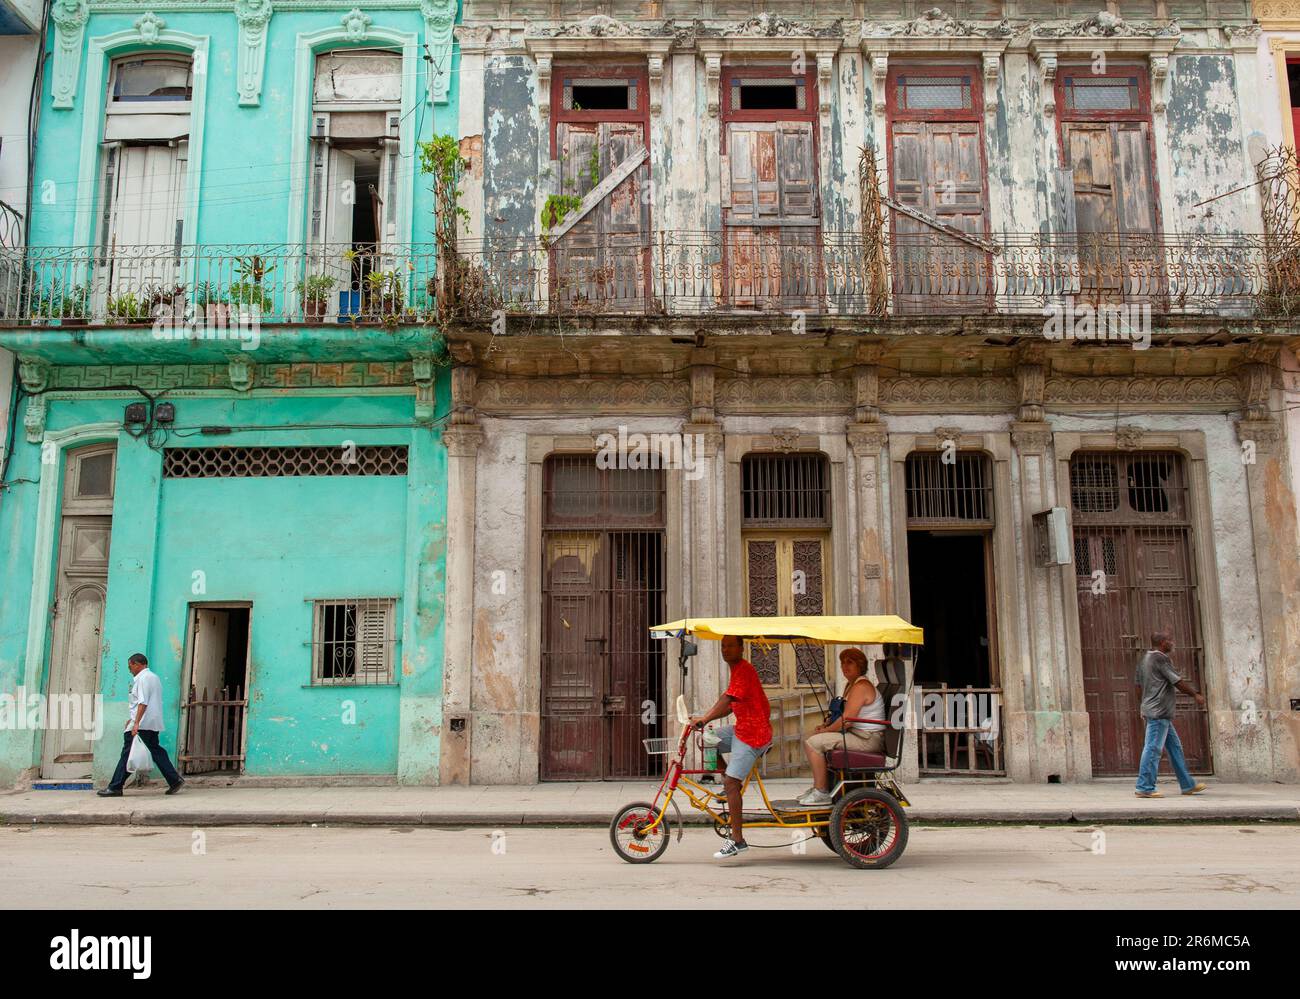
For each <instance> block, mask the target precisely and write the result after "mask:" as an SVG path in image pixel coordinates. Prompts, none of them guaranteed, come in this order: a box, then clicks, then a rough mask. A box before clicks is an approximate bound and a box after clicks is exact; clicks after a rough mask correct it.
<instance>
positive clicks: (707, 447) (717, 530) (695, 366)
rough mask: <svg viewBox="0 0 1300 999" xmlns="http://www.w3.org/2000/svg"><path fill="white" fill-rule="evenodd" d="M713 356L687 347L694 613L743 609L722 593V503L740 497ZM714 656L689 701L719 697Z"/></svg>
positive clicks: (687, 516) (687, 517)
mask: <svg viewBox="0 0 1300 999" xmlns="http://www.w3.org/2000/svg"><path fill="white" fill-rule="evenodd" d="M716 361H717V355H716V352H715V351H714V350H713V349H712V348H696V349H695V350H693V351H692V352H691V369H690V378H691V413H690V421H689V422H687V423H685V424H683V426H682V433H683V434H690V435H694V440H695V441H696V442H697V444H698V450H696V451H695V452H694V453H695V455H696V460H697V461H699V462H700V463H701V472H702V474H699V475H697V477H696V478H694V479H686V480H685V482H684V488H683V492H684V494H685V510H684V512H683V516H682V521H683V524H684V525H685V527H686V529H687V545H686V551H685V556H684V558H683V562H684V563H686V564H685V565H684V566H683V567H682V568H683V577H684V578H683V580H682V583H683V591H682V604H683V607H685V608H686V609H687V610H689V612H690V614H691V615H692V616H693V617H722V616H725V615H727V614H739V613H741V611H740V609H739V608H736V607H728V606H727V605H726V598H725V594H726V583H727V580H726V573H727V571H728V566H727V564H726V559H725V558H724V551H725V547H726V534H725V532H724V531H723V529H722V525H723V524H725V514H726V512H727V511H726V510H725V507H724V505H725V504H728V503H730V502H731V501H732V500H733V499H734V501H735V503H736V504H737V505H738V504H739V502H740V500H739V496H738V495H737V496H736V497H732V496H730V495H729V493H728V490H727V483H726V472H727V462H726V461H725V460H723V445H724V440H725V438H724V436H723V431H722V425H721V424H720V423H719V422H718V419H717V410H716V409H715V399H714V383H715V378H714V373H715V368H714V364H715V363H716ZM736 564H743V562H737V563H736ZM716 661H717V660H716V658H715V657H714V656H712V655H707V654H706V655H702V656H700V658H699V659H698V660H696V663H697V665H696V666H695V667H694V668H693V669H692V670H691V674H690V677H689V679H688V681H687V682H688V686H687V690H686V691H685V692H684V693H685V694H686V700H687V701H688V702H689V703H690V704H691V705H693V706H698V705H708V704H711V703H713V701H714V700H716V699H717V697H718V694H719V692H720V690H719V687H718V677H717V674H716V673H715V671H714V670H713V669H712V668H711V666H712V664H714V663H716ZM674 682H675V681H674Z"/></svg>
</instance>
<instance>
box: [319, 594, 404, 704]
mask: <svg viewBox="0 0 1300 999" xmlns="http://www.w3.org/2000/svg"><path fill="white" fill-rule="evenodd" d="M396 605H397V601H396V600H395V599H393V598H387V597H385V598H375V597H349V598H347V599H343V600H316V601H314V607H315V613H314V615H313V618H314V620H313V625H312V643H311V644H312V657H311V658H312V678H311V680H312V684H313V685H329V684H339V685H344V686H350V685H365V684H377V683H392V682H393V649H394V646H396V644H397V638H396V634H395V630H394V624H393V617H394V608H395V607H396Z"/></svg>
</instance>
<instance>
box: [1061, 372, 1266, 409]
mask: <svg viewBox="0 0 1300 999" xmlns="http://www.w3.org/2000/svg"><path fill="white" fill-rule="evenodd" d="M1240 395H1241V393H1240V389H1239V387H1238V383H1237V380H1236V379H1234V378H1233V377H1232V376H1230V375H1208V376H1196V377H1175V376H1171V377H1167V378H1159V377H1151V378H1141V377H1139V378H1134V377H1124V376H1116V377H1094V378H1086V377H1081V378H1073V377H1064V376H1058V377H1052V378H1048V379H1047V382H1046V384H1045V385H1044V388H1043V398H1044V401H1045V402H1046V403H1047V404H1048V405H1053V404H1057V405H1059V404H1072V403H1077V404H1097V403H1102V404H1108V405H1117V404H1118V405H1142V406H1150V405H1159V404H1162V403H1167V404H1170V405H1180V406H1185V405H1189V404H1197V403H1201V404H1205V405H1220V406H1221V405H1224V404H1228V405H1234V404H1236V403H1238V402H1239V401H1240Z"/></svg>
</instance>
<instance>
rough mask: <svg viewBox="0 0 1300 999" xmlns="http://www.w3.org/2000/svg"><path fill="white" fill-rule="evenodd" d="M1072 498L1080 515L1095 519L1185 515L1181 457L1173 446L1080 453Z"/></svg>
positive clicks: (1074, 460)
mask: <svg viewBox="0 0 1300 999" xmlns="http://www.w3.org/2000/svg"><path fill="white" fill-rule="evenodd" d="M1070 502H1071V504H1072V505H1073V507H1074V512H1075V514H1076V515H1078V516H1081V517H1083V518H1084V519H1085V520H1088V519H1089V518H1090V517H1091V519H1092V520H1093V521H1095V522H1099V521H1101V520H1105V521H1106V522H1108V523H1109V522H1112V521H1115V522H1119V521H1123V520H1126V519H1136V520H1137V521H1146V520H1151V519H1155V520H1160V521H1168V520H1178V521H1182V520H1186V517H1187V483H1186V482H1185V481H1184V478H1183V463H1182V458H1181V457H1180V456H1179V455H1178V454H1176V453H1174V452H1170V451H1143V452H1139V453H1112V452H1106V453H1098V452H1091V453H1089V452H1081V453H1079V454H1075V455H1073V456H1072V457H1071V459H1070ZM1117 518H1118V520H1117Z"/></svg>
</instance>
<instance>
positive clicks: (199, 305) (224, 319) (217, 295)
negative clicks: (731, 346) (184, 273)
mask: <svg viewBox="0 0 1300 999" xmlns="http://www.w3.org/2000/svg"><path fill="white" fill-rule="evenodd" d="M194 307H195V308H196V309H199V310H201V311H202V312H203V318H204V319H205V320H206V321H207V325H209V326H216V327H219V328H224V327H226V326H229V325H230V300H229V299H227V298H226V296H225V295H223V294H221V292H220V290H219V289H217V288H214V287H213V286H212V282H211V281H204V282H203V283H202V284H201V285H199V286H198V288H197V289H196V290H195V292H194Z"/></svg>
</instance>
